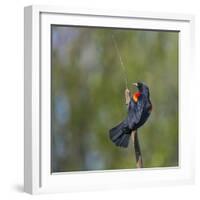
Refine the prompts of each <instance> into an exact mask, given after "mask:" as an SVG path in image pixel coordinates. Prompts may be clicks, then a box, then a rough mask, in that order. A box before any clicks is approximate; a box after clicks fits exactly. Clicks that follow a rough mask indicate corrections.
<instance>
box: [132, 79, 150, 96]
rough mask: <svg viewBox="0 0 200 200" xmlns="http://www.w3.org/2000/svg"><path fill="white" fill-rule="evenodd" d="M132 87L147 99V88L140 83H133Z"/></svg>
mask: <svg viewBox="0 0 200 200" xmlns="http://www.w3.org/2000/svg"><path fill="white" fill-rule="evenodd" d="M133 86H136V87H137V89H138V92H139V93H143V94H144V95H146V96H148V97H149V88H148V87H147V86H146V85H145V84H144V83H142V82H136V83H133Z"/></svg>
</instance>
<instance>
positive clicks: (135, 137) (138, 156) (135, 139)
mask: <svg viewBox="0 0 200 200" xmlns="http://www.w3.org/2000/svg"><path fill="white" fill-rule="evenodd" d="M131 138H132V141H133V144H134V149H135V157H136V167H137V168H142V167H143V162H142V154H141V150H140V144H139V140H138V135H137V130H134V131H132V133H131Z"/></svg>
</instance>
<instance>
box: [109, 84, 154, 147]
mask: <svg viewBox="0 0 200 200" xmlns="http://www.w3.org/2000/svg"><path fill="white" fill-rule="evenodd" d="M133 85H135V86H136V87H137V89H138V91H137V92H136V93H134V94H133V95H132V97H131V98H130V102H129V105H128V116H127V117H126V118H125V119H124V121H122V122H121V123H120V124H118V125H117V126H115V127H114V128H112V129H110V130H109V136H110V139H111V140H112V141H113V142H114V143H115V144H116V145H117V146H120V147H127V146H128V143H129V139H130V136H131V132H132V131H134V130H137V129H138V128H139V127H141V126H142V125H143V124H144V123H145V122H146V121H147V119H148V117H149V115H150V113H151V110H152V104H151V101H150V94H149V88H148V87H147V86H146V85H145V84H144V83H140V82H138V83H134V84H133Z"/></svg>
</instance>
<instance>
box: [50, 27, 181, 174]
mask: <svg viewBox="0 0 200 200" xmlns="http://www.w3.org/2000/svg"><path fill="white" fill-rule="evenodd" d="M112 34H114V36H115V39H116V42H117V45H118V48H119V51H120V53H121V56H122V59H123V62H124V64H125V66H126V70H127V73H128V85H129V86H130V88H129V89H131V90H133V88H131V83H133V82H136V81H142V82H145V83H146V84H147V85H148V86H149V88H150V93H151V101H152V104H153V111H152V113H151V116H150V118H149V120H148V121H147V123H146V124H145V125H144V126H143V127H141V128H140V129H139V139H140V144H141V150H142V154H143V162H144V167H146V168H149V167H169V166H178V32H167V31H147V30H133V29H132V30H131V29H129V30H128V29H113V28H112V29H111V28H91V27H69V26H55V25H52V27H51V53H52V54H51V55H52V58H51V62H52V69H51V72H52V75H51V76H52V77H51V82H52V83H51V84H52V90H51V131H52V133H51V149H52V152H51V168H52V169H51V170H52V172H65V171H82V170H106V169H131V168H135V167H136V166H135V155H134V149H133V145H132V143H131V141H130V143H129V147H128V148H127V149H124V148H120V147H116V146H115V145H114V144H113V143H112V142H111V141H110V139H109V136H108V131H109V129H110V128H112V127H113V126H115V125H116V124H118V123H119V122H120V121H122V120H123V119H124V118H125V116H126V115H127V109H126V106H125V99H124V89H125V81H124V74H123V70H122V68H121V66H120V61H119V57H118V55H117V52H116V49H115V46H114V44H113V41H112Z"/></svg>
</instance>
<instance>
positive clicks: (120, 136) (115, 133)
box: [109, 121, 131, 147]
mask: <svg viewBox="0 0 200 200" xmlns="http://www.w3.org/2000/svg"><path fill="white" fill-rule="evenodd" d="M130 133H131V130H130V129H129V128H128V126H126V121H123V122H121V123H120V124H118V125H117V126H115V127H114V128H112V129H110V131H109V136H110V139H111V140H112V141H113V142H114V143H115V144H116V145H117V146H120V147H128V143H129V139H130Z"/></svg>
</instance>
